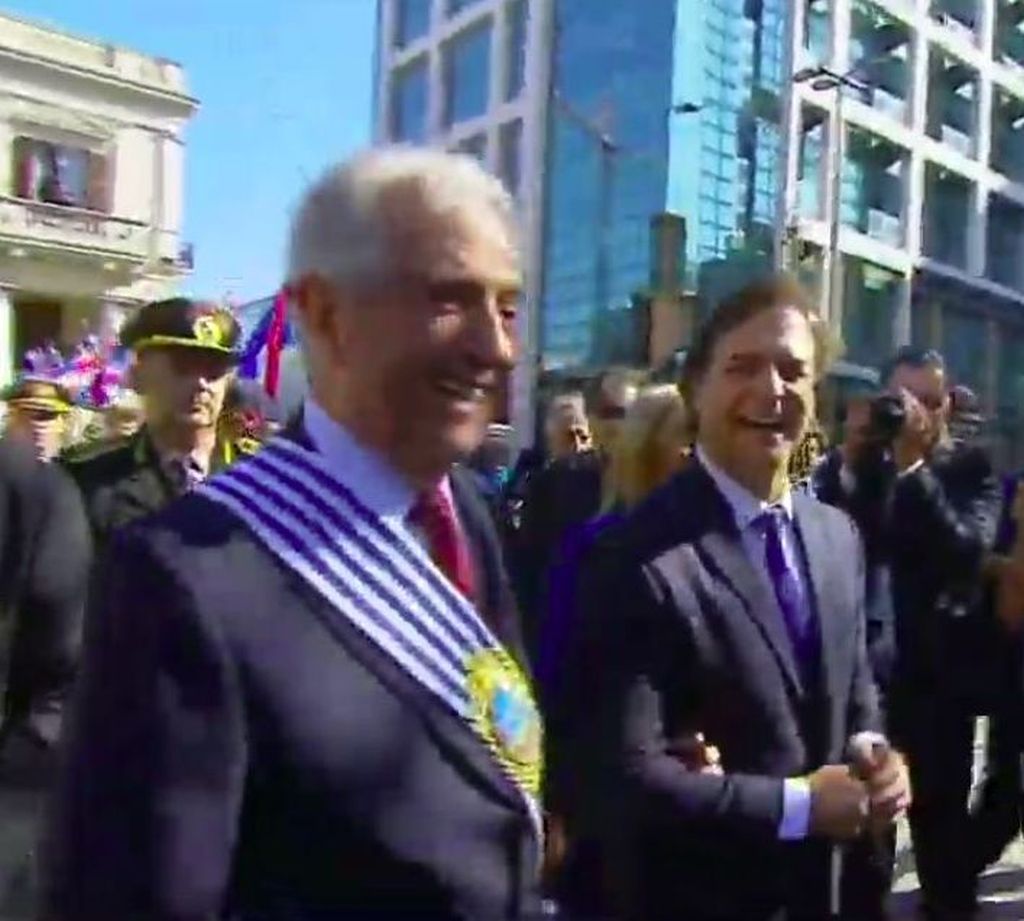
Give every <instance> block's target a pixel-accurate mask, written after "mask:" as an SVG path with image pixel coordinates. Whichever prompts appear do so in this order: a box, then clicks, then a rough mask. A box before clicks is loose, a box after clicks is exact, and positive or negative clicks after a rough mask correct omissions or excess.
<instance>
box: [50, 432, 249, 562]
mask: <svg viewBox="0 0 1024 921" xmlns="http://www.w3.org/2000/svg"><path fill="white" fill-rule="evenodd" d="M259 447H260V445H259V443H258V442H256V441H254V440H253V439H238V440H236V441H231V442H228V441H224V442H219V443H218V444H217V446H216V447H215V448H214V451H213V454H212V455H211V457H210V475H211V476H212V475H213V474H214V473H217V472H219V471H221V470H223V469H224V468H225V467H227V466H228V465H230V464H231V463H233V462H234V461H235V460H237V459H238V458H239V457H243V456H246V455H249V454H253V453H255V452H256V451H257V450H258V449H259ZM62 460H63V462H64V464H65V466H66V468H67V470H68V471H69V473H70V474H71V476H72V477H73V478H74V480H75V482H76V483H77V484H78V487H79V489H80V490H81V491H82V496H83V498H84V500H85V506H86V511H87V513H88V515H89V523H90V525H91V527H92V533H93V538H94V540H95V541H96V546H97V547H102V546H105V545H106V543H107V541H108V540H109V538H110V535H111V534H112V533H113V532H114V531H115V530H116V529H117V528H120V527H122V526H124V525H126V524H128V523H129V522H131V521H134V520H136V519H138V518H142V517H143V516H145V515H149V514H152V513H153V512H157V511H159V510H160V509H162V508H163V507H164V506H165V505H168V504H169V503H170V502H171V501H173V500H174V499H177V498H178V497H179V496H181V495H184V494H185V493H186V492H187V491H188V486H187V484H186V483H184V482H182V481H180V480H176V478H175V476H174V474H173V473H172V471H171V470H170V469H169V468H168V466H167V465H166V464H164V463H162V462H161V460H160V457H159V455H158V454H157V451H156V448H155V447H154V446H153V442H152V439H151V438H150V436H149V433H148V432H147V431H146V429H145V427H143V429H142V430H141V431H140V432H139V433H138V434H136V435H133V436H132V437H130V438H126V439H121V440H119V441H112V442H111V441H108V442H102V443H97V444H93V445H87V446H84V447H81V448H78V449H76V450H74V451H71V452H68V453H67V454H66V455H65V456H64V457H63V458H62Z"/></svg>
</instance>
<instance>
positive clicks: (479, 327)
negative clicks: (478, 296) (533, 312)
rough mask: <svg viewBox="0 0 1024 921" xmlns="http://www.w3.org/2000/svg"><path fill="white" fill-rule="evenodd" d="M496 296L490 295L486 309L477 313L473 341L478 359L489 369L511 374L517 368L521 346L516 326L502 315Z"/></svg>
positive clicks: (473, 325)
mask: <svg viewBox="0 0 1024 921" xmlns="http://www.w3.org/2000/svg"><path fill="white" fill-rule="evenodd" d="M502 310H503V308H502V305H501V304H500V303H499V300H498V298H497V297H496V296H495V295H488V297H487V303H486V305H485V309H483V310H478V311H474V312H473V314H472V316H473V319H472V321H471V324H472V329H471V333H470V335H471V341H472V346H473V352H474V356H475V357H476V359H477V360H478V361H479V362H480V363H481V364H482V365H485V366H487V367H489V368H496V369H499V370H507V371H511V370H512V368H513V367H514V366H515V362H516V353H517V342H516V334H515V324H514V322H509V320H508V319H507V318H506V317H504V316H503V315H502Z"/></svg>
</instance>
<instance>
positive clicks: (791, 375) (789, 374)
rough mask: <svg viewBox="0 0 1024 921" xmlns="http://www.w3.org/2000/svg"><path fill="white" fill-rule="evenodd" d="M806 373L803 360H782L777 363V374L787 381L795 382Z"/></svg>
mask: <svg viewBox="0 0 1024 921" xmlns="http://www.w3.org/2000/svg"><path fill="white" fill-rule="evenodd" d="M806 374H807V369H806V368H805V367H804V364H803V362H799V361H794V362H784V363H783V364H781V365H779V376H780V377H781V378H782V379H783V380H784V381H786V382H788V383H791V384H792V383H795V382H796V381H799V380H802V379H803V378H804V377H805V376H806Z"/></svg>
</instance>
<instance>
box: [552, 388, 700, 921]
mask: <svg viewBox="0 0 1024 921" xmlns="http://www.w3.org/2000/svg"><path fill="white" fill-rule="evenodd" d="M692 444H693V425H692V417H691V416H690V414H689V413H688V412H687V410H686V403H685V401H684V399H683V396H682V394H681V393H680V391H679V388H678V387H676V386H674V385H672V384H660V385H651V386H647V387H644V388H642V389H641V390H640V392H639V393H638V394H637V396H636V399H635V400H634V401H633V402H632V404H631V405H630V406H629V408H628V409H627V410H626V413H625V415H624V416H623V418H622V420H621V425H620V427H619V430H618V432H617V436H616V438H615V442H614V444H613V445H612V447H611V450H610V452H609V457H608V465H607V467H606V468H605V475H604V483H603V501H602V506H601V514H600V515H598V516H597V517H596V518H593V519H592V520H590V521H588V522H586V523H585V524H583V525H581V526H579V527H577V528H574V529H572V530H571V531H570V532H569V533H568V534H567V535H566V536H565V538H564V539H563V542H562V545H561V548H560V552H559V556H558V561H557V563H556V565H555V566H554V567H553V568H552V570H551V572H550V574H549V581H548V594H547V600H548V603H547V605H546V608H545V612H544V613H545V616H544V620H543V623H542V625H541V639H540V643H539V646H538V656H537V662H536V668H535V677H536V679H537V687H538V690H539V692H540V700H541V706H542V708H543V709H544V711H545V719H546V722H547V728H548V734H547V747H548V754H549V764H550V765H551V766H552V767H553V768H555V767H556V766H557V765H559V764H561V763H563V762H562V759H561V758H559V751H560V746H561V744H562V743H563V741H564V739H563V736H564V734H563V733H562V732H561V731H560V725H561V724H560V714H559V712H558V703H557V702H558V698H559V679H560V677H561V674H562V666H563V663H564V660H565V656H566V654H567V652H568V650H569V648H570V647H571V646H572V634H573V631H574V630H575V628H576V618H577V616H578V612H577V610H576V583H577V578H578V574H579V569H580V563H581V561H582V560H583V558H584V557H585V556H586V554H587V551H588V550H589V548H590V547H591V546H592V544H593V543H594V541H595V540H596V539H597V537H598V536H599V535H600V534H601V533H602V532H603V531H605V530H606V529H607V528H608V527H609V526H611V525H613V524H615V523H616V522H618V521H620V520H622V517H623V516H624V515H625V514H626V513H627V512H629V511H630V510H631V509H632V508H633V507H634V506H636V505H639V504H640V503H641V502H643V501H644V500H645V499H646V498H647V497H648V496H649V495H650V494H651V493H653V492H654V491H655V490H656V489H658V487H660V486H662V485H664V484H665V483H666V482H668V480H670V479H671V478H672V476H674V475H675V474H676V473H677V472H678V471H679V470H681V469H682V467H683V465H684V464H685V463H686V458H687V456H688V455H689V449H690V446H691V445H692ZM683 743H685V745H686V746H687V747H688V749H689V752H688V753H686V752H682V751H680V753H679V757H680V759H681V760H684V761H692V760H701V759H704V760H707V759H709V758H710V759H713V757H714V755H713V753H712V752H711V750H710V749H709V748H706V747H705V746H704V742H703V738H701V737H699V736H694V737H692V738H690V739H687V740H683ZM698 769H700V768H698ZM548 781H549V783H548V791H547V797H546V805H547V807H548V809H549V810H550V812H551V813H552V814H553V815H554V816H555V817H556V818H555V819H554V820H553V826H552V829H551V834H550V835H549V841H550V849H549V853H548V858H549V872H550V874H551V876H550V879H549V884H550V885H551V887H552V889H553V890H554V893H555V894H556V895H557V896H558V897H559V898H561V899H563V900H565V901H567V902H568V903H571V904H572V906H573V908H574V910H576V911H578V912H579V913H580V915H581V916H584V917H586V916H589V914H590V910H591V909H592V908H595V907H596V906H597V904H598V901H599V900H598V901H594V902H593V904H592V903H591V900H592V899H594V898H596V895H597V893H598V892H600V891H601V887H602V885H603V884H602V882H601V880H602V879H603V876H604V874H603V872H602V870H601V861H600V858H599V856H598V850H597V848H596V842H594V841H593V840H591V839H590V838H588V837H587V836H586V834H582V835H581V834H580V833H579V829H577V830H576V831H575V832H570V833H569V834H568V836H566V835H565V834H564V832H565V826H564V825H563V824H562V820H566V821H567V822H569V824H570V825H572V824H573V823H571V821H569V820H570V817H569V816H567V815H566V814H565V813H564V812H563V809H564V807H565V806H566V805H567V804H568V802H569V798H568V797H567V795H566V790H567V786H566V785H567V784H571V783H572V780H571V778H570V777H568V776H567V775H566V773H565V772H564V771H561V770H557V769H555V770H553V771H552V773H551V775H550V776H549V778H548Z"/></svg>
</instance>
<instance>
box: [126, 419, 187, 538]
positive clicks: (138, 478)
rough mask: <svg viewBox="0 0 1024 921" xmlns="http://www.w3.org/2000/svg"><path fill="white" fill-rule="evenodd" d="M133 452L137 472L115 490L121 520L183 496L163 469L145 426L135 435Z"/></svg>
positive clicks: (150, 510) (156, 510)
mask: <svg viewBox="0 0 1024 921" xmlns="http://www.w3.org/2000/svg"><path fill="white" fill-rule="evenodd" d="M133 451H134V454H133V457H134V461H135V472H134V473H133V475H132V476H130V477H128V478H127V479H126V480H124V481H123V482H121V483H120V484H118V486H117V487H116V489H115V492H114V503H115V505H116V507H117V509H118V514H117V519H118V521H119V522H120V521H133V520H135V519H136V518H139V517H142V516H143V515H149V514H152V513H153V512H158V511H159V510H160V509H162V508H163V507H164V506H165V505H167V504H168V503H170V502H171V501H172V500H174V499H176V498H177V497H178V496H179V495H180V492H179V491H178V490H176V489H175V488H174V485H173V484H172V483H171V481H170V480H169V479H168V478H167V476H166V474H165V473H164V472H163V470H161V468H160V463H159V461H158V460H157V457H156V452H155V451H154V449H153V445H152V443H151V442H150V440H149V438H148V436H147V435H146V432H145V429H143V431H142V432H141V433H140V434H139V435H138V436H137V437H136V440H135V446H134V449H133Z"/></svg>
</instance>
